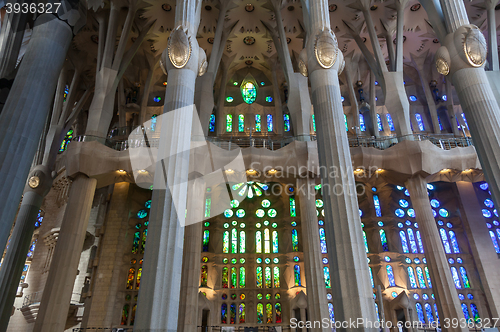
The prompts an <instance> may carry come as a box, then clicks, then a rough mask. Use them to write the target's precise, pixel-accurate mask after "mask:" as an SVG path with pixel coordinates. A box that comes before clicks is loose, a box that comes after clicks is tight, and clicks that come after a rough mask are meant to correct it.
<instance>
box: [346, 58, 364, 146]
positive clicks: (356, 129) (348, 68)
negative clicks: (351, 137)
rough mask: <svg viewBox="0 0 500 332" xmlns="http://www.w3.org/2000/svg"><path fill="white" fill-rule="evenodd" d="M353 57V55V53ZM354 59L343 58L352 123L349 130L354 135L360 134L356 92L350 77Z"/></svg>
mask: <svg viewBox="0 0 500 332" xmlns="http://www.w3.org/2000/svg"><path fill="white" fill-rule="evenodd" d="M353 57H354V55H353ZM353 61H354V59H353V58H346V59H345V69H344V73H345V79H346V83H347V90H348V92H349V100H350V101H351V116H352V123H353V124H354V130H352V128H349V130H350V131H351V130H352V132H353V133H354V134H355V135H356V136H360V135H361V128H360V123H359V104H358V99H357V98H356V93H355V92H354V86H353V79H352V72H353V70H354V69H353V66H354V65H356V64H355V63H353Z"/></svg>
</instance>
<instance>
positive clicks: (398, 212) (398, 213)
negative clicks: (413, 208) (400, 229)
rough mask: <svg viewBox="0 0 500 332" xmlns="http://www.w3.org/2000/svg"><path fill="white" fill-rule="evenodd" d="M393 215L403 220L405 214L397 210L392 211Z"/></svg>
mask: <svg viewBox="0 0 500 332" xmlns="http://www.w3.org/2000/svg"><path fill="white" fill-rule="evenodd" d="M394 214H395V215H396V216H397V217H399V218H403V217H404V216H405V212H404V211H403V210H402V209H397V210H396V211H394Z"/></svg>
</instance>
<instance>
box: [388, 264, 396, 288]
mask: <svg viewBox="0 0 500 332" xmlns="http://www.w3.org/2000/svg"><path fill="white" fill-rule="evenodd" d="M386 270H387V278H389V286H391V287H393V286H396V281H395V280H394V272H393V271H392V266H390V265H387V266H386Z"/></svg>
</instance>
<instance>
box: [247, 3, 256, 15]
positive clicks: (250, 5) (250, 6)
mask: <svg viewBox="0 0 500 332" xmlns="http://www.w3.org/2000/svg"><path fill="white" fill-rule="evenodd" d="M245 10H246V11H247V12H249V13H251V12H253V11H254V10H255V7H254V5H252V4H251V3H247V5H246V6H245Z"/></svg>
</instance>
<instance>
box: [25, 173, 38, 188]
mask: <svg viewBox="0 0 500 332" xmlns="http://www.w3.org/2000/svg"><path fill="white" fill-rule="evenodd" d="M39 185H40V178H39V177H38V176H36V175H33V176H31V177H30V178H29V179H28V186H30V188H31V189H36V188H38V186H39Z"/></svg>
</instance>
